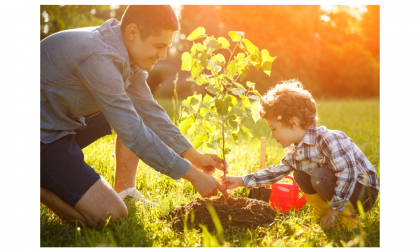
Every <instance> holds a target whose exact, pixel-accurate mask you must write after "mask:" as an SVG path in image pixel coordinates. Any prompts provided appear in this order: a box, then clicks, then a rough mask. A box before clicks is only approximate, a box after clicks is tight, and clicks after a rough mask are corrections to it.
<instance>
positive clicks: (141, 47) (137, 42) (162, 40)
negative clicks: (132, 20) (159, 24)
mask: <svg viewBox="0 0 420 252" xmlns="http://www.w3.org/2000/svg"><path fill="white" fill-rule="evenodd" d="M127 28H129V27H127ZM174 33H175V32H174V31H171V30H161V32H160V35H158V36H152V35H150V36H149V37H147V38H146V39H145V40H144V41H143V40H142V39H141V36H140V32H139V30H138V29H134V31H133V30H131V31H129V33H128V35H127V36H128V39H125V40H124V42H125V45H126V48H127V52H128V56H129V59H130V64H136V65H137V66H138V67H140V68H141V69H143V70H145V71H147V72H150V71H152V70H153V68H154V65H155V64H156V62H157V61H158V60H159V59H165V58H166V51H167V48H168V47H169V46H171V44H172V38H173V36H174Z"/></svg>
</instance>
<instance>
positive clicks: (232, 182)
mask: <svg viewBox="0 0 420 252" xmlns="http://www.w3.org/2000/svg"><path fill="white" fill-rule="evenodd" d="M220 180H221V182H222V185H223V186H224V187H226V188H227V189H234V188H236V187H239V186H244V181H243V179H242V177H236V176H226V177H224V176H223V175H222V176H220Z"/></svg>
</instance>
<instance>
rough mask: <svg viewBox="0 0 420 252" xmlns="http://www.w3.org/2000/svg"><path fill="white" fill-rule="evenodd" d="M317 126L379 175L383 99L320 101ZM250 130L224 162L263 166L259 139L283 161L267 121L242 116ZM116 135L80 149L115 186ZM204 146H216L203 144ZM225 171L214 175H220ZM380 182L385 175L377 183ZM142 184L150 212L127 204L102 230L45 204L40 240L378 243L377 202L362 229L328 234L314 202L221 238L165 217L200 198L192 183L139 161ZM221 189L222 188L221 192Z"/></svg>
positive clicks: (272, 160)
mask: <svg viewBox="0 0 420 252" xmlns="http://www.w3.org/2000/svg"><path fill="white" fill-rule="evenodd" d="M159 103H160V104H161V105H162V106H163V107H164V108H165V110H166V111H167V112H168V114H169V115H170V117H171V118H172V114H173V107H172V102H171V101H170V100H160V101H159ZM317 103H318V111H319V117H320V123H319V125H324V126H326V127H327V128H329V129H336V130H341V131H344V132H345V133H346V134H347V136H349V137H350V138H352V139H353V141H354V142H355V143H356V144H357V145H358V146H359V147H360V149H361V150H362V151H363V152H364V153H365V155H366V156H367V158H368V159H369V160H370V161H371V163H372V164H373V165H374V166H375V168H376V170H377V172H378V174H379V172H380V171H379V163H380V160H379V158H380V152H379V99H372V100H320V101H317ZM244 123H245V124H246V126H247V127H248V128H250V129H251V132H252V134H253V135H254V137H253V138H249V137H246V136H245V135H243V136H242V138H241V140H239V143H238V144H237V145H235V144H233V145H231V148H232V149H233V151H232V152H231V153H230V154H229V155H228V157H227V161H228V163H229V166H230V169H229V173H230V174H231V175H243V174H247V173H250V172H255V171H258V169H259V157H260V137H261V136H266V137H267V166H268V165H271V164H278V163H279V162H280V160H281V158H282V157H283V155H284V150H283V149H282V148H281V147H280V145H279V144H277V143H276V142H275V141H274V140H272V139H270V138H269V136H270V131H269V129H268V127H267V126H266V125H265V123H264V122H262V121H259V122H257V124H254V123H253V121H252V119H250V120H245V122H244ZM114 141H115V135H114V134H113V135H111V136H107V137H104V138H102V139H99V140H98V141H96V142H95V143H93V144H91V145H90V146H88V147H86V148H85V149H83V152H84V154H85V160H86V162H87V163H88V164H89V165H90V166H92V167H93V168H94V169H95V170H96V171H97V172H98V173H99V174H100V175H101V176H102V177H103V178H105V179H106V180H107V181H108V182H109V183H110V184H111V185H112V186H113V184H114V169H115V168H114V167H115V160H114V159H115V158H114ZM200 148H203V149H200V150H201V151H204V152H211V150H208V149H205V148H204V147H200ZM220 174H221V172H220V171H218V172H216V173H215V175H214V176H215V177H216V178H219V176H220ZM379 184H380V181H379ZM136 187H137V189H138V190H139V191H140V193H142V194H144V195H145V196H146V198H148V199H150V200H152V201H154V202H155V203H157V204H158V206H157V207H155V208H152V210H150V211H146V210H144V209H142V208H140V207H136V206H132V205H130V206H129V217H128V218H127V219H126V220H123V221H121V222H119V223H109V224H108V225H107V226H105V227H102V228H77V227H76V226H75V225H74V224H67V223H64V222H62V221H60V220H58V219H56V218H53V215H52V213H51V212H50V211H49V210H48V209H47V208H46V207H45V206H44V205H42V204H41V206H40V212H41V246H130V247H133V246H136V247H141V246H161V247H171V246H175V247H206V246H228V247H229V246H230V247H246V246H252V247H255V246H260V247H271V246H272V247H307V246H316V247H324V246H326V247H331V246H332V247H336V246H339V247H342V246H370V247H379V244H380V243H379V236H380V231H379V218H380V217H379V214H380V211H379V205H380V200H379V197H380V196H379V197H378V201H377V202H376V204H375V206H374V207H373V209H372V210H371V211H369V212H368V213H367V214H366V219H365V224H366V226H365V227H364V228H360V229H358V230H352V231H345V232H339V231H330V232H324V231H323V230H322V229H321V228H320V226H319V224H317V223H314V222H312V221H311V220H310V212H311V210H312V208H311V207H310V206H308V205H307V204H305V205H304V207H303V208H302V209H301V210H300V211H297V212H291V213H290V214H289V215H288V216H287V218H285V219H280V218H276V221H275V222H274V224H272V225H271V226H266V227H259V228H257V229H255V230H249V231H247V232H239V231H238V230H235V229H229V230H225V232H224V238H223V241H222V240H220V239H219V240H218V239H217V238H216V235H215V234H212V233H205V232H204V233H201V232H198V231H197V230H187V231H186V232H185V233H183V234H181V233H179V232H177V231H175V230H173V229H172V228H171V227H170V226H169V225H168V224H166V223H165V222H164V221H161V220H160V217H163V216H165V215H167V214H168V212H169V211H171V210H173V209H175V208H176V207H178V206H179V205H181V204H184V203H188V202H190V201H192V200H195V199H197V197H199V195H198V194H197V193H195V191H194V189H193V187H192V186H191V184H190V183H189V182H188V181H185V180H183V179H180V180H178V181H175V180H172V179H171V178H169V177H167V176H165V175H162V174H160V173H158V172H156V171H154V170H153V169H152V168H150V167H148V166H146V165H145V164H144V163H142V162H140V164H139V169H138V172H137V183H136ZM230 194H231V196H235V197H246V196H247V195H248V190H247V189H244V188H238V189H235V190H232V191H230ZM219 195H220V194H219Z"/></svg>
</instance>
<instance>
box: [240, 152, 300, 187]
mask: <svg viewBox="0 0 420 252" xmlns="http://www.w3.org/2000/svg"><path fill="white" fill-rule="evenodd" d="M292 171H293V167H292V166H291V165H290V164H289V162H288V161H287V158H286V157H283V159H282V160H281V161H280V164H278V165H270V166H269V167H268V168H267V169H263V170H261V171H259V172H254V173H251V174H248V175H243V176H242V180H243V181H244V187H246V188H252V187H261V186H267V185H271V184H274V183H276V182H277V181H279V180H280V179H282V178H284V177H286V176H287V175H289V174H290V173H291V172H292Z"/></svg>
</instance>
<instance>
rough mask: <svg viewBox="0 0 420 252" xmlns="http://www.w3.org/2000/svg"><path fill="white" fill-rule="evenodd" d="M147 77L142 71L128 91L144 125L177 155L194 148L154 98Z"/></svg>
mask: <svg viewBox="0 0 420 252" xmlns="http://www.w3.org/2000/svg"><path fill="white" fill-rule="evenodd" d="M147 76H148V75H147V73H146V72H144V73H143V72H142V71H140V72H139V73H138V74H137V76H136V78H135V79H134V80H133V82H132V83H131V85H130V86H128V88H127V89H126V93H127V96H128V97H129V98H130V100H131V101H132V103H133V106H134V108H135V110H136V111H137V114H139V116H140V117H141V118H142V119H143V122H144V124H145V125H146V126H147V127H148V128H149V129H151V130H152V131H153V132H154V133H155V134H156V135H157V136H158V137H159V138H160V140H162V141H163V142H164V143H165V144H166V145H168V146H169V147H170V148H172V149H173V150H174V151H175V152H176V153H178V154H181V153H182V152H184V151H186V150H188V149H190V148H192V147H193V146H192V144H191V143H190V142H189V141H188V140H187V139H186V138H185V136H184V135H183V134H181V131H180V130H179V128H178V127H176V126H175V125H174V124H173V122H172V121H171V119H170V118H169V116H168V115H167V114H166V112H165V110H164V109H163V108H162V107H161V106H160V105H159V104H158V103H157V101H156V100H155V99H154V98H153V95H152V92H151V91H150V88H149V86H148V85H147V82H146V79H147Z"/></svg>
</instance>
